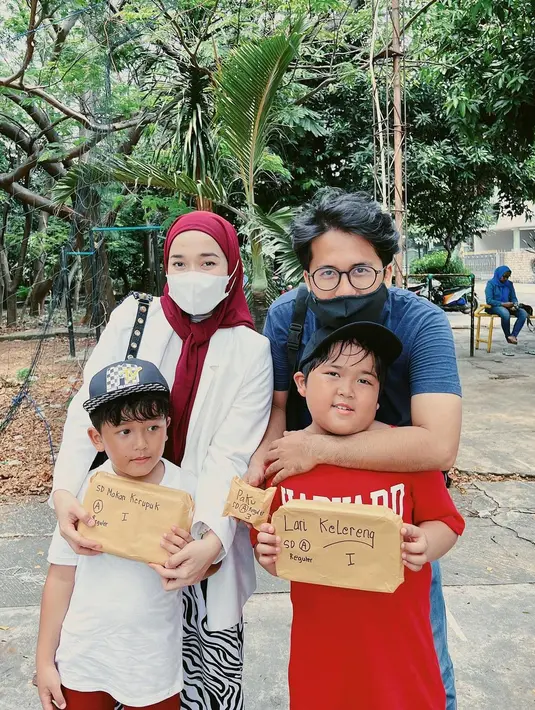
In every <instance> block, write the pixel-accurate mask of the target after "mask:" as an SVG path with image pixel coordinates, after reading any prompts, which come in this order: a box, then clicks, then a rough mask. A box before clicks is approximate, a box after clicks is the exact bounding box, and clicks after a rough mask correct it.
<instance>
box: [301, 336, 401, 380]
mask: <svg viewBox="0 0 535 710" xmlns="http://www.w3.org/2000/svg"><path fill="white" fill-rule="evenodd" d="M352 346H356V347H359V348H361V349H362V357H361V360H364V358H365V357H367V356H368V355H371V356H372V357H373V364H374V367H375V374H376V375H377V379H378V381H379V392H382V390H383V386H384V384H385V380H386V374H387V372H388V367H387V365H386V364H385V362H384V360H383V359H382V358H381V356H380V355H377V354H376V353H375V352H374V350H373V346H372V345H371V344H369V343H365V342H362V341H361V340H355V339H353V338H352V339H350V340H339V341H338V342H336V343H327V344H326V345H324V346H320V347H319V348H318V351H317V355H316V357H314V358H312V359H311V360H309V361H308V362H307V363H305V364H304V365H303V367H302V368H301V372H302V373H303V375H304V376H305V382H306V380H307V379H308V376H309V375H310V373H311V372H312V371H313V370H316V369H317V368H318V367H320V366H321V365H324V364H325V363H326V362H327V360H330V359H331V358H332V359H333V360H334V361H336V360H337V359H338V358H339V357H340V356H341V355H342V354H343V353H344V352H345V351H346V350H347V349H348V348H350V347H352Z"/></svg>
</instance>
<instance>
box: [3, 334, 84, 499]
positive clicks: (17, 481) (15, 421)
mask: <svg viewBox="0 0 535 710" xmlns="http://www.w3.org/2000/svg"><path fill="white" fill-rule="evenodd" d="M92 345H94V342H93V341H92V340H91V339H89V338H87V339H86V338H77V339H76V352H77V358H76V359H72V358H70V357H69V344H68V340H67V338H64V337H56V338H51V339H49V340H43V341H39V340H27V341H24V340H10V341H2V342H0V499H2V498H4V499H5V498H6V497H7V498H9V499H13V498H20V497H23V496H27V495H39V494H41V495H43V494H47V493H48V491H49V490H50V486H51V481H52V470H53V459H52V451H51V446H50V442H49V435H48V433H47V427H46V425H45V423H44V421H43V418H44V419H45V420H46V422H47V423H48V425H49V427H50V438H51V442H52V448H53V450H54V452H55V453H56V452H57V451H58V449H59V445H60V443H61V434H62V429H63V424H64V421H65V416H66V412H67V407H68V404H69V402H70V400H71V398H72V396H73V395H74V394H75V393H76V391H77V390H78V388H79V387H80V384H81V381H82V380H81V378H82V370H83V366H84V363H85V360H86V359H87V355H88V353H89V349H90V348H91V347H92ZM39 347H40V348H41V350H40V352H38V348H39ZM36 357H37V362H36V366H35V368H34V369H33V371H32V376H31V379H30V381H29V388H28V395H29V398H31V399H28V398H27V397H24V398H22V400H21V403H20V406H18V407H17V408H16V410H15V413H14V415H13V417H12V418H11V417H8V415H9V413H10V408H11V405H12V403H13V400H14V399H16V398H17V397H18V396H19V395H20V392H21V387H22V383H23V382H24V380H25V378H26V376H27V374H28V368H30V367H31V366H32V362H33V360H34V358H36ZM36 408H38V409H39V412H40V414H39V413H38V411H36ZM6 417H8V423H7V427H5V426H4V424H5V420H6Z"/></svg>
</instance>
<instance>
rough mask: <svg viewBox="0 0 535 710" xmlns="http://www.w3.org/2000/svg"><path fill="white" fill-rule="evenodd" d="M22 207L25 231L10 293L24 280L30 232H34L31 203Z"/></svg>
mask: <svg viewBox="0 0 535 710" xmlns="http://www.w3.org/2000/svg"><path fill="white" fill-rule="evenodd" d="M22 209H23V211H24V232H23V234H22V241H21V243H20V251H19V258H18V259H17V265H16V267H15V270H14V271H13V277H12V279H11V284H10V288H9V292H10V295H11V294H13V293H15V291H16V290H17V289H18V287H19V286H20V283H21V281H22V273H23V269H24V262H25V261H26V254H27V253H28V243H29V241H30V234H31V233H32V210H31V209H30V207H29V205H23V206H22Z"/></svg>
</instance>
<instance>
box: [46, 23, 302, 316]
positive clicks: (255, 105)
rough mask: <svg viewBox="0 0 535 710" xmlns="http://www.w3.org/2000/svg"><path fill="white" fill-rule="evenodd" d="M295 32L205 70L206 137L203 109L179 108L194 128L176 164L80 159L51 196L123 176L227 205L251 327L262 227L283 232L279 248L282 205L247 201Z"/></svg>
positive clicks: (293, 52)
mask: <svg viewBox="0 0 535 710" xmlns="http://www.w3.org/2000/svg"><path fill="white" fill-rule="evenodd" d="M303 34H304V23H303V22H302V21H299V22H297V23H296V24H295V25H294V27H293V29H291V30H290V31H289V32H288V33H284V32H281V33H278V34H275V35H273V36H270V37H265V38H261V39H257V40H254V41H250V42H247V43H245V44H243V45H242V46H240V47H239V48H237V49H236V50H235V51H233V52H232V53H231V54H230V56H229V58H228V60H227V61H226V62H225V63H224V64H223V65H222V66H221V68H220V69H218V71H217V72H216V73H215V74H214V75H212V84H213V86H214V92H215V115H214V118H213V121H212V135H211V137H210V139H209V140H207V137H206V121H205V120H204V116H203V122H202V125H200V124H196V123H195V121H196V120H197V119H196V118H195V111H185V110H183V111H182V113H181V115H182V116H183V115H186V114H188V115H189V120H190V128H191V131H194V132H195V135H196V140H195V142H194V143H192V144H191V145H190V147H189V148H188V150H187V160H185V161H183V162H182V164H181V165H182V168H183V170H182V172H169V171H168V170H166V169H165V168H164V167H159V166H158V165H155V164H154V162H151V163H149V162H144V161H141V160H138V159H136V158H135V157H131V156H128V157H125V156H115V157H113V158H111V159H110V160H109V161H108V162H107V164H106V166H105V167H104V166H101V165H95V164H92V165H88V164H87V163H85V164H83V163H80V164H78V165H77V166H75V167H74V168H72V169H71V170H70V171H69V173H68V174H67V175H66V176H65V177H64V178H63V179H62V180H60V181H59V182H58V184H57V186H56V188H55V191H54V195H55V200H56V201H57V202H58V203H63V202H65V201H66V200H67V199H69V198H71V197H72V195H73V194H75V191H76V187H77V185H79V184H80V183H81V182H83V183H85V184H88V182H89V183H90V184H91V185H93V186H95V185H97V184H106V183H109V182H110V179H114V180H117V181H119V182H122V183H126V184H142V185H148V186H152V187H161V188H164V189H167V190H170V191H172V192H173V193H175V194H176V193H182V194H186V195H189V196H192V197H194V198H195V199H196V201H197V204H198V205H206V204H207V203H208V204H210V203H212V202H213V203H215V204H217V205H220V206H222V207H225V208H226V209H228V210H230V211H232V212H233V213H234V214H235V215H236V216H237V217H238V219H239V221H240V222H241V230H242V232H243V233H244V234H245V236H246V239H247V241H248V251H249V253H250V260H251V267H252V279H251V284H250V288H251V305H252V312H253V317H254V320H255V324H256V327H257V328H258V329H261V328H262V326H263V323H264V320H265V315H266V311H267V306H268V280H267V276H266V268H265V263H264V254H263V243H264V242H265V239H266V233H274V234H275V235H277V236H276V239H278V240H279V242H280V244H281V245H282V244H283V242H284V240H285V239H286V241H285V244H286V248H287V245H288V240H287V237H284V232H285V225H287V222H288V218H289V214H290V213H289V212H288V210H282V211H281V210H277V211H272V212H270V213H269V214H264V213H263V211H262V210H261V209H260V207H259V206H258V205H257V204H256V202H255V185H256V183H257V180H258V178H259V176H260V175H262V174H264V173H266V172H269V169H270V167H271V166H272V165H273V160H270V157H271V154H270V152H269V141H270V138H271V137H272V135H273V132H274V131H275V129H276V128H277V120H276V111H275V110H274V103H275V97H276V95H277V92H278V90H279V89H280V87H281V85H282V82H283V78H284V75H285V73H286V71H287V69H288V67H289V65H290V63H291V62H292V61H293V59H294V58H295V57H296V56H297V53H298V51H299V46H300V42H301V39H302V37H303ZM193 99H194V100H195V101H196V102H197V105H199V101H200V100H201V99H200V97H199V96H198V93H197V94H196V96H185V97H184V103H183V104H182V109H184V106H186V107H189V106H191V105H193V103H192V100H193ZM203 105H205V104H203ZM192 122H193V123H192ZM201 129H202V130H201ZM191 131H190V132H191ZM185 147H187V146H185ZM207 148H210V149H213V151H214V153H213V156H210V158H209V159H208V156H206V155H205V151H206V150H207ZM201 155H202V160H201V159H200V158H199V156H201ZM222 166H225V167H226V168H227V172H228V173H229V175H230V186H229V187H232V186H233V185H234V184H238V185H239V187H240V194H241V198H240V199H239V200H238V204H239V207H236V206H235V204H236V200H231V199H230V197H229V193H230V192H231V190H229V189H227V188H226V187H225V186H224V185H223V183H222V181H220V179H218V178H219V175H220V173H221V172H223V171H222V169H221V168H222ZM210 173H212V175H210Z"/></svg>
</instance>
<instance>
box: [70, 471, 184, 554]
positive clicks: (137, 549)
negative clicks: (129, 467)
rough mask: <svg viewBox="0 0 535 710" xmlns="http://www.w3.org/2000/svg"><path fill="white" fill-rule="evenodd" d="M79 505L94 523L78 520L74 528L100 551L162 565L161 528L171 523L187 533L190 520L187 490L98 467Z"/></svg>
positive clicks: (165, 528)
mask: <svg viewBox="0 0 535 710" xmlns="http://www.w3.org/2000/svg"><path fill="white" fill-rule="evenodd" d="M83 506H84V508H85V509H86V510H87V511H88V512H89V513H91V515H92V516H93V518H94V519H95V523H96V525H95V526H94V527H92V528H89V527H87V525H85V524H84V523H79V524H78V532H79V533H80V534H81V535H83V536H84V537H87V538H88V539H89V540H95V541H96V542H99V543H100V544H101V545H102V550H103V552H108V553H110V554H111V555H117V556H118V557H127V558H128V559H131V560H138V561H139V562H155V563H159V564H164V563H165V562H166V560H167V558H168V557H169V553H168V552H166V551H165V550H164V549H163V548H162V547H160V542H161V540H162V537H163V535H164V533H166V532H170V530H171V526H172V525H176V526H177V527H179V528H182V529H183V530H187V531H188V532H189V531H190V529H191V522H192V519H193V500H192V498H191V496H190V495H189V493H185V492H184V491H179V490H176V489H174V488H168V487H167V486H158V485H156V484H154V483H142V482H138V481H135V480H133V479H131V478H124V477H122V476H114V475H113V474H110V473H105V472H103V471H97V473H95V474H94V475H93V476H91V480H90V483H89V487H88V489H87V491H86V494H85V497H84V502H83Z"/></svg>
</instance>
